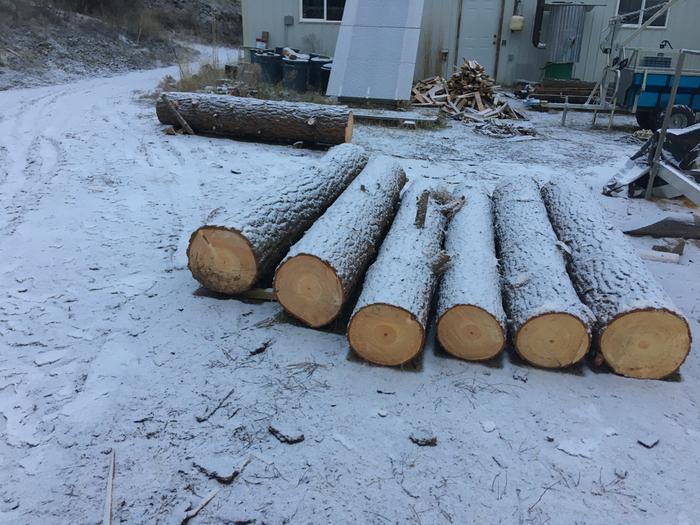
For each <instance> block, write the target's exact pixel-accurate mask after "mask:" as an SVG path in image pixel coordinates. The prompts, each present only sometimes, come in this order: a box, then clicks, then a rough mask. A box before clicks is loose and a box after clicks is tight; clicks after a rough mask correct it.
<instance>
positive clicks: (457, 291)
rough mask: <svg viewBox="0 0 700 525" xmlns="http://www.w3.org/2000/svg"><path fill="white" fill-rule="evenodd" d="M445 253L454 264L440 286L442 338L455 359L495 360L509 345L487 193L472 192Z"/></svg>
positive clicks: (456, 218)
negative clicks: (506, 343) (493, 358)
mask: <svg viewBox="0 0 700 525" xmlns="http://www.w3.org/2000/svg"><path fill="white" fill-rule="evenodd" d="M445 251H446V252H447V255H448V256H449V257H450V260H451V264H450V266H449V268H448V269H447V271H446V272H445V275H444V276H443V278H442V281H441V283H440V291H439V293H438V303H437V318H438V321H437V338H438V341H439V342H440V344H441V345H442V346H443V348H444V349H445V350H447V351H448V352H449V353H450V354H452V355H454V356H456V357H459V358H462V359H468V360H473V361H482V360H485V359H490V358H492V357H494V356H496V355H498V353H500V352H501V350H503V347H504V346H505V342H506V330H505V328H504V327H505V326H506V318H505V317H506V316H505V313H504V311H503V304H502V301H501V286H500V282H499V280H500V279H499V273H498V259H497V258H496V247H495V241H494V231H493V205H492V202H491V197H490V196H489V194H488V193H486V192H485V191H484V190H483V189H478V188H477V189H470V190H468V191H467V193H466V203H465V204H464V206H462V208H461V209H460V210H459V211H458V212H457V213H456V214H455V216H454V218H453V219H452V221H451V222H450V226H449V229H448V230H447V235H446V239H445Z"/></svg>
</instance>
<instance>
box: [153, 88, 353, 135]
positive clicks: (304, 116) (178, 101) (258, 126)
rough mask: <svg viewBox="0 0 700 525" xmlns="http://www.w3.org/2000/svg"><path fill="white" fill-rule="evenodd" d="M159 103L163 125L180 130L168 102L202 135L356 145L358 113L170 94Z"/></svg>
mask: <svg viewBox="0 0 700 525" xmlns="http://www.w3.org/2000/svg"><path fill="white" fill-rule="evenodd" d="M165 96H166V98H163V97H161V98H159V99H158V101H157V102H156V114H157V115H158V120H160V122H162V123H163V124H169V125H172V126H179V125H180V122H179V120H178V118H177V115H176V114H175V112H173V111H172V109H171V108H170V107H169V105H168V103H167V102H168V100H169V101H170V102H171V103H172V104H173V105H174V107H175V108H176V110H177V112H178V113H179V114H180V115H181V116H182V118H184V120H185V121H186V122H187V123H188V124H189V125H190V127H191V128H192V129H193V130H194V131H195V132H197V133H203V134H210V135H221V136H224V137H231V138H238V139H248V140H258V141H263V142H297V141H304V142H309V143H315V144H328V145H336V144H343V143H345V142H350V140H351V139H352V128H353V117H352V112H351V111H350V110H349V109H348V108H347V107H345V106H332V105H326V104H311V103H306V102H283V101H275V100H259V99H256V98H243V97H233V96H229V95H206V94H199V93H165Z"/></svg>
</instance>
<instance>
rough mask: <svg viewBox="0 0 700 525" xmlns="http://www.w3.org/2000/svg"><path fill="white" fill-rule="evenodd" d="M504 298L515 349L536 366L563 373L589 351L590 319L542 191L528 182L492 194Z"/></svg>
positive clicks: (508, 185)
mask: <svg viewBox="0 0 700 525" xmlns="http://www.w3.org/2000/svg"><path fill="white" fill-rule="evenodd" d="M493 199H494V213H495V218H496V238H497V239H498V251H499V256H500V260H501V268H502V276H503V293H504V299H505V306H506V311H507V313H508V317H509V319H510V323H511V333H512V336H513V342H514V345H515V349H516V350H517V352H518V354H520V355H521V356H522V357H523V358H524V359H525V360H527V361H529V362H530V363H532V364H535V365H538V366H542V367H547V368H561V367H565V366H568V365H572V364H574V363H576V362H577V361H579V360H580V359H581V358H582V357H583V356H584V355H585V354H586V352H587V351H588V349H589V346H590V339H591V338H590V329H589V323H590V320H591V316H590V311H589V310H588V308H586V307H585V306H584V305H583V304H582V303H581V301H580V300H579V298H578V296H577V295H576V291H575V290H574V287H573V285H572V284H571V280H570V279H569V276H568V275H567V273H566V265H565V261H564V257H563V255H562V253H561V250H562V249H563V248H564V247H563V246H561V243H559V241H558V240H557V237H556V235H555V234H554V231H553V230H552V226H551V225H550V223H549V219H548V217H547V210H546V209H545V207H544V203H543V202H542V198H541V197H540V192H539V188H538V187H537V184H536V183H535V181H533V180H532V179H530V178H519V179H517V180H513V181H510V182H507V183H505V184H502V185H501V186H499V187H498V188H497V189H496V191H495V192H494V195H493Z"/></svg>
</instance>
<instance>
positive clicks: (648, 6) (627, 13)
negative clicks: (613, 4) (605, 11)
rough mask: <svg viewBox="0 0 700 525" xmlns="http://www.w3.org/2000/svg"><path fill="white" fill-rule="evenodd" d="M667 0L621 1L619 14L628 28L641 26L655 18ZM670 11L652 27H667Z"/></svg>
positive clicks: (655, 21)
mask: <svg viewBox="0 0 700 525" xmlns="http://www.w3.org/2000/svg"><path fill="white" fill-rule="evenodd" d="M666 2H667V0H619V3H618V4H617V14H618V15H621V16H622V23H623V24H624V25H626V26H640V25H642V24H644V23H645V22H647V21H648V20H649V19H650V18H651V17H652V16H654V15H655V14H656V13H657V11H658V10H659V9H661V8H662V7H663V6H664V5H665V4H666ZM667 16H668V11H667V12H666V13H664V14H663V15H661V16H660V17H659V18H657V19H656V20H654V21H653V22H652V23H651V26H650V27H666V18H667Z"/></svg>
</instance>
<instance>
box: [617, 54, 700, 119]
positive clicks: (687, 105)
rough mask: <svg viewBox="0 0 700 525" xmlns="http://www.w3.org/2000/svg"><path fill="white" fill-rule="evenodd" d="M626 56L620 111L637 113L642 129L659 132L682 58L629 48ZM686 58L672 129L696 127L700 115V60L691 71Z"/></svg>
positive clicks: (619, 102)
mask: <svg viewBox="0 0 700 525" xmlns="http://www.w3.org/2000/svg"><path fill="white" fill-rule="evenodd" d="M686 53H687V52H686ZM622 56H623V57H624V58H623V59H622V62H624V64H623V65H624V67H622V68H621V69H620V77H619V79H620V80H619V82H620V84H619V86H618V88H617V90H618V99H617V107H618V108H619V109H623V110H626V111H629V112H630V113H633V114H634V115H635V116H636V117H637V123H638V124H639V126H640V127H642V128H645V129H652V130H656V129H658V128H659V126H660V125H661V122H662V118H663V116H664V111H665V110H666V106H667V105H668V101H669V98H670V96H671V90H672V88H673V85H674V80H675V75H676V71H675V67H676V65H677V64H678V62H679V60H680V56H681V55H680V53H677V52H671V53H669V52H666V51H661V50H658V49H653V50H647V49H632V48H626V49H624V50H623V55H622ZM683 56H684V60H683V64H682V67H683V71H682V73H681V76H680V78H679V79H678V88H677V93H676V98H675V100H674V104H673V105H672V108H671V126H670V127H672V128H685V127H688V126H690V125H692V124H694V123H695V120H696V116H695V114H696V113H699V112H700V60H695V62H694V63H693V64H692V65H691V67H687V64H688V62H687V60H686V59H685V56H686V55H683ZM691 57H692V58H696V57H694V56H693V55H691Z"/></svg>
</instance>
